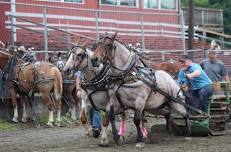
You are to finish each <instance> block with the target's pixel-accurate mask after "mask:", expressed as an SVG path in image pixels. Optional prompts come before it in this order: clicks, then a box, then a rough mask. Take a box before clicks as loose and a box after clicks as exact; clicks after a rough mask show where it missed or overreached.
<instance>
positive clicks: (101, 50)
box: [91, 32, 117, 66]
mask: <svg viewBox="0 0 231 152" xmlns="http://www.w3.org/2000/svg"><path fill="white" fill-rule="evenodd" d="M116 35H117V32H116V33H115V34H113V35H112V36H111V37H109V36H106V37H104V38H103V39H101V41H100V42H99V43H98V45H97V47H96V49H95V51H94V54H93V56H92V58H91V61H92V64H93V66H99V61H104V62H107V61H111V60H112V59H113V57H114V54H115V52H114V50H115V45H114V41H115V38H116Z"/></svg>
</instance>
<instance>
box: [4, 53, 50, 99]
mask: <svg viewBox="0 0 231 152" xmlns="http://www.w3.org/2000/svg"><path fill="white" fill-rule="evenodd" d="M17 63H18V59H17V57H16V56H15V55H13V56H12V58H10V60H9V62H8V63H7V65H6V66H5V68H4V69H3V73H4V74H3V75H4V79H5V80H9V81H12V82H13V86H14V87H15V89H16V91H17V92H18V93H19V94H24V95H26V96H28V97H31V96H32V94H33V92H35V87H36V85H38V84H41V83H47V82H50V81H54V79H53V78H45V77H44V76H43V75H42V79H41V74H40V73H39V72H40V71H41V69H40V62H35V63H30V62H26V63H23V64H21V65H17ZM30 64H32V75H33V81H30V82H26V80H25V76H24V75H23V70H24V68H26V67H27V66H29V65H30ZM49 66H50V67H54V66H53V65H52V64H50V65H49ZM17 67H18V68H19V70H18V71H17V73H15V72H16V71H15V68H17ZM20 72H21V75H22V80H23V81H24V82H26V83H28V84H29V85H30V86H31V87H32V88H33V89H31V90H29V93H28V91H27V90H26V88H25V87H24V86H22V85H21V84H20V82H19V74H20Z"/></svg>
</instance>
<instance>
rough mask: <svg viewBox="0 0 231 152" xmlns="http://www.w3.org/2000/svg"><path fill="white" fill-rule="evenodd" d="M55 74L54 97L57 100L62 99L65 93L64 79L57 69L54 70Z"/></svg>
mask: <svg viewBox="0 0 231 152" xmlns="http://www.w3.org/2000/svg"><path fill="white" fill-rule="evenodd" d="M52 70H53V72H54V95H55V99H56V100H60V99H61V98H62V93H63V79H62V74H61V72H60V71H59V69H58V68H57V67H53V68H52Z"/></svg>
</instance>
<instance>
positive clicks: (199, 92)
mask: <svg viewBox="0 0 231 152" xmlns="http://www.w3.org/2000/svg"><path fill="white" fill-rule="evenodd" d="M179 62H180V63H181V64H182V66H183V68H182V69H181V70H180V72H179V74H178V83H179V84H180V85H183V84H188V86H189V90H190V91H191V93H192V95H193V96H196V97H197V98H198V99H199V105H196V106H197V107H195V108H199V109H200V110H201V111H203V112H206V113H207V112H208V100H209V97H210V96H212V94H213V86H212V81H211V80H210V78H209V77H208V76H207V74H206V73H205V72H204V71H203V70H202V68H201V67H200V66H199V65H198V64H196V63H193V62H192V59H191V57H190V56H189V55H188V54H183V55H182V56H181V58H180V60H179ZM189 104H190V103H189Z"/></svg>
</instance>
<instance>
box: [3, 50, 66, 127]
mask: <svg viewBox="0 0 231 152" xmlns="http://www.w3.org/2000/svg"><path fill="white" fill-rule="evenodd" d="M0 68H1V70H2V71H1V74H2V78H3V79H4V80H5V81H6V82H7V86H8V87H9V90H10V94H11V98H12V103H13V108H14V117H13V119H12V121H13V122H18V105H17V102H16V96H17V93H18V94H19V96H20V97H21V99H22V100H21V101H22V105H23V117H22V119H21V121H22V122H26V121H27V112H26V104H25V101H26V100H29V103H31V104H32V108H33V107H34V100H33V94H34V93H35V92H38V93H40V94H41V95H42V99H43V101H44V103H45V104H46V105H47V107H48V112H49V119H48V122H47V125H48V126H52V125H53V122H54V119H53V107H56V108H57V119H56V125H60V115H61V96H62V89H63V88H62V75H61V73H60V71H59V70H58V68H56V67H55V66H53V65H51V64H50V63H47V62H34V63H28V62H24V61H23V60H21V59H19V58H18V57H17V56H16V53H15V54H14V55H10V54H8V53H5V52H2V51H0ZM52 93H54V100H55V101H54V102H53V100H52V97H53V96H52ZM32 111H33V113H34V114H35V110H34V109H32Z"/></svg>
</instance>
